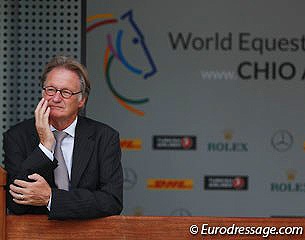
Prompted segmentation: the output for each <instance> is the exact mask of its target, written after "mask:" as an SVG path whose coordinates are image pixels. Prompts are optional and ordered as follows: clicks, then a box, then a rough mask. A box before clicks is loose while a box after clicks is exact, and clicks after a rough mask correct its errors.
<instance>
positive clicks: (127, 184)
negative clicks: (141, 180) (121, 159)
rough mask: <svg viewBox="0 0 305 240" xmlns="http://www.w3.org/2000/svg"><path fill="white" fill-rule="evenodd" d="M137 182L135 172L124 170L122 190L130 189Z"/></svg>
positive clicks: (128, 169) (129, 169)
mask: <svg viewBox="0 0 305 240" xmlns="http://www.w3.org/2000/svg"><path fill="white" fill-rule="evenodd" d="M137 181H138V177H137V174H136V172H135V171H134V170H133V169H131V168H124V190H130V189H132V188H133V187H134V186H135V185H136V184H137Z"/></svg>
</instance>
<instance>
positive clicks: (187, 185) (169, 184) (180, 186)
mask: <svg viewBox="0 0 305 240" xmlns="http://www.w3.org/2000/svg"><path fill="white" fill-rule="evenodd" d="M147 188H148V189H164V190H191V189H193V180H191V179H147Z"/></svg>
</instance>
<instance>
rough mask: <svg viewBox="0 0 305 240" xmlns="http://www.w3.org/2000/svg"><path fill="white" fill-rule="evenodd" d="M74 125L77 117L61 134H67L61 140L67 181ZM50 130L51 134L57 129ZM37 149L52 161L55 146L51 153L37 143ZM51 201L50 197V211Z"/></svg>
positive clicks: (70, 167) (69, 171)
mask: <svg viewBox="0 0 305 240" xmlns="http://www.w3.org/2000/svg"><path fill="white" fill-rule="evenodd" d="M76 124H77V117H76V118H75V120H74V121H73V122H72V123H71V125H70V126H68V127H67V128H66V129H64V130H63V132H65V133H67V134H68V135H67V136H66V137H65V138H64V139H63V141H62V143H61V150H62V153H63V155H64V159H65V162H66V166H67V170H68V174H69V180H71V169H72V154H73V148H74V138H75V128H76ZM50 130H51V131H52V132H53V131H56V130H57V129H56V128H54V127H53V126H50ZM39 148H40V149H41V151H43V152H44V154H45V155H46V156H47V157H48V158H49V159H50V160H51V161H53V160H54V156H53V154H54V148H55V145H54V146H53V149H52V151H50V150H49V149H47V148H46V147H45V146H43V145H42V144H41V143H39ZM51 199H52V197H50V200H49V204H48V206H47V207H48V209H49V210H50V207H51Z"/></svg>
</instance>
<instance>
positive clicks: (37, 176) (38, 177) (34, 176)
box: [28, 173, 41, 181]
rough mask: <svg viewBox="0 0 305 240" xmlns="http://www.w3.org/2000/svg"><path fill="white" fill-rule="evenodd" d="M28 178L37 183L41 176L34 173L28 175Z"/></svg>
mask: <svg viewBox="0 0 305 240" xmlns="http://www.w3.org/2000/svg"><path fill="white" fill-rule="evenodd" d="M28 178H29V179H31V180H35V181H38V180H39V179H41V176H40V175H39V174H37V173H34V174H32V175H29V176H28Z"/></svg>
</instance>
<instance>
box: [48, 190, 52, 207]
mask: <svg viewBox="0 0 305 240" xmlns="http://www.w3.org/2000/svg"><path fill="white" fill-rule="evenodd" d="M51 200H52V191H51V194H50V199H49V202H48V206H47V208H48V210H49V211H51Z"/></svg>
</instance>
